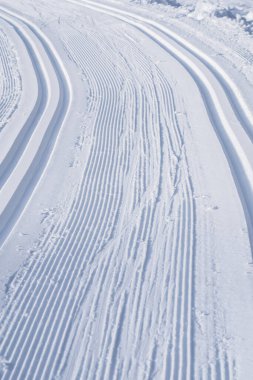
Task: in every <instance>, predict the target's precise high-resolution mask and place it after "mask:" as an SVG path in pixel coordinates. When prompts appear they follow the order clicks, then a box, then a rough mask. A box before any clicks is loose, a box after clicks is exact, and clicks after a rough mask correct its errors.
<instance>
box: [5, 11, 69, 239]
mask: <svg viewBox="0 0 253 380" xmlns="http://www.w3.org/2000/svg"><path fill="white" fill-rule="evenodd" d="M0 10H1V11H2V15H1V17H2V18H4V19H5V20H6V21H7V22H8V23H9V24H11V25H12V26H13V27H14V29H15V31H16V32H17V33H18V34H19V36H20V38H21V39H22V40H23V42H24V45H25V46H26V48H27V51H28V53H29V55H30V58H31V61H32V64H33V67H34V70H35V73H36V77H37V80H38V87H39V94H38V98H37V101H36V104H35V107H34V109H33V110H32V112H31V114H30V116H29V118H28V120H27V121H26V123H25V125H24V126H23V128H22V130H21V132H20V133H19V135H18V136H17V138H16V139H15V141H14V142H13V145H12V147H11V149H10V151H9V152H8V154H7V156H6V157H5V159H4V160H3V162H2V163H1V167H0V174H1V176H0V178H1V181H2V182H3V183H1V185H2V186H4V184H6V183H7V181H8V179H9V177H11V174H13V172H14V169H15V167H17V166H18V163H19V161H21V159H22V155H23V154H24V152H25V150H26V151H27V150H28V148H29V142H30V140H31V139H32V135H33V133H35V131H36V126H37V124H38V123H39V122H40V121H41V123H42V118H43V116H44V115H45V113H46V112H47V108H46V104H47V103H48V102H49V101H50V99H51V98H50V97H49V96H48V93H49V91H51V90H49V88H48V84H46V82H47V81H48V78H46V77H47V73H45V68H44V67H43V64H44V63H42V62H40V59H41V57H39V55H37V51H36V49H35V48H34V46H32V44H31V42H30V41H31V40H30V38H31V36H30V35H29V36H28V34H26V32H25V29H24V28H23V25H25V27H26V28H28V29H29V33H30V34H31V35H34V41H36V39H37V40H39V41H40V44H41V46H43V49H44V52H45V54H46V55H47V57H48V59H49V60H50V61H51V64H52V67H53V68H54V71H55V75H56V77H57V81H58V84H59V99H58V103H57V106H56V109H55V111H54V113H53V115H52V117H51V120H50V121H49V124H48V127H47V129H46V130H45V132H44V135H43V137H42V138H41V142H40V145H39V147H38V149H37V152H36V154H35V156H34V159H33V161H32V163H31V164H30V166H29V168H28V170H27V171H26V173H25V174H24V176H23V178H22V181H21V182H20V183H19V184H18V186H17V189H16V191H15V193H14V194H13V196H12V198H11V199H10V201H9V203H8V204H7V205H6V207H5V209H4V210H3V212H2V214H1V216H0V243H1V244H2V243H3V242H4V240H5V239H6V237H7V236H8V234H9V233H10V231H11V229H12V228H13V226H14V225H15V223H16V222H17V220H18V219H19V217H20V215H21V213H22V211H23V209H24V207H25V206H26V205H27V202H28V200H29V198H30V197H31V195H32V193H33V191H34V189H35V187H36V186H37V184H38V182H39V179H40V178H41V176H42V173H43V171H44V169H45V167H46V166H47V164H48V162H49V158H50V155H51V153H52V151H53V148H54V143H55V141H56V139H57V136H58V133H59V130H60V127H61V125H62V124H63V123H64V121H65V120H66V118H67V115H68V112H69V109H70V104H71V99H72V90H71V84H70V80H69V78H68V74H67V72H66V70H65V68H64V65H63V63H62V62H61V60H60V58H59V56H58V53H57V52H56V50H55V49H54V47H53V46H52V44H51V42H50V41H49V40H48V38H47V37H46V36H45V35H44V34H43V33H42V32H41V31H40V30H39V28H37V27H36V26H35V25H33V24H32V23H31V22H30V21H28V20H26V19H25V18H23V17H22V16H19V15H17V14H15V13H14V12H12V11H10V10H8V9H6V8H4V7H1V8H0ZM12 20H13V21H12ZM19 24H20V27H19V26H18V25H19ZM34 44H35V45H36V42H34ZM37 128H38V127H37ZM38 135H39V134H38ZM30 145H31V144H30ZM32 150H33V147H32V146H31V151H32ZM26 154H27V152H26ZM1 181H0V182H1Z"/></svg>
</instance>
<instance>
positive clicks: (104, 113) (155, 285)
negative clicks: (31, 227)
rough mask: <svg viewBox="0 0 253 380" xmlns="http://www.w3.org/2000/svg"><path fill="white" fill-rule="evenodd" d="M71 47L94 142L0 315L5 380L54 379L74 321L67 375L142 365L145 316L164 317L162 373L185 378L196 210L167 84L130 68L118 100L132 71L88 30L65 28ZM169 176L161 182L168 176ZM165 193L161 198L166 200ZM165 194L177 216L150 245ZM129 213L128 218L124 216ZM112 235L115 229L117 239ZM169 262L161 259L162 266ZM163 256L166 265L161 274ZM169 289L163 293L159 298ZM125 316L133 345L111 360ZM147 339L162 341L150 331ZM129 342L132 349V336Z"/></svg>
mask: <svg viewBox="0 0 253 380" xmlns="http://www.w3.org/2000/svg"><path fill="white" fill-rule="evenodd" d="M80 46H81V47H82V48H81V50H80ZM98 46H99V45H98ZM100 48H102V47H100ZM107 48H108V52H107ZM69 50H70V51H71V52H72V56H73V57H74V58H75V59H76V61H77V62H78V63H79V65H80V66H81V67H82V68H83V70H84V71H85V72H86V74H87V78H89V85H90V88H91V93H90V98H91V102H90V108H89V111H90V112H95V113H96V117H95V119H94V126H93V128H94V136H93V138H94V144H93V145H92V149H91V153H90V157H89V161H88V164H87V167H86V169H85V172H84V175H83V180H82V183H81V184H80V186H79V188H78V192H77V195H76V198H75V200H74V202H73V204H72V205H71V207H70V208H69V215H68V218H67V219H66V221H65V222H64V223H63V224H57V225H56V226H53V227H52V229H51V230H49V231H48V234H47V235H46V236H45V238H44V240H43V241H42V242H41V245H40V247H39V248H40V250H41V251H42V252H44V256H43V258H42V260H40V261H38V260H37V261H34V262H33V263H32V264H31V266H30V267H29V270H27V272H26V274H25V276H24V278H23V280H22V284H21V287H20V288H17V289H16V291H15V292H14V293H13V294H12V296H11V299H10V302H9V305H8V307H7V308H6V313H4V315H3V317H2V319H1V333H2V334H1V335H2V336H3V337H4V338H3V340H2V342H1V355H2V356H3V357H5V358H6V359H7V361H9V362H10V363H12V366H11V368H10V371H8V370H6V371H5V372H4V374H3V379H15V380H16V379H26V378H29V377H30V376H33V377H34V378H40V379H52V378H53V377H54V376H56V375H59V374H61V373H63V371H64V369H65V365H66V363H67V359H68V358H69V355H71V345H72V343H71V339H70V338H71V337H75V334H77V332H78V329H80V328H81V329H82V334H81V335H82V339H81V345H82V349H81V350H80V352H79V356H80V357H81V360H80V363H81V364H80V366H78V365H77V367H76V368H75V369H74V377H73V374H71V376H72V377H73V378H77V379H78V378H87V379H88V378H101V376H105V377H106V378H110V379H112V378H116V377H117V374H118V371H119V370H120V369H122V370H123V372H122V373H124V374H127V373H129V374H133V376H136V375H137V374H138V371H139V368H138V363H137V362H138V360H136V358H135V355H136V354H137V353H138V346H139V342H140V338H141V337H142V336H143V333H144V331H145V330H146V328H147V326H148V325H150V327H151V330H152V331H154V332H156V330H157V326H158V325H159V326H161V328H163V329H164V333H165V334H166V336H167V339H166V341H165V346H166V351H167V354H166V357H165V359H164V360H163V366H164V371H165V373H166V376H168V378H170V377H171V378H173V376H175V374H177V373H180V374H181V376H182V377H183V378H190V376H191V375H192V373H193V368H192V363H193V360H192V355H193V350H192V347H191V345H192V341H193V326H192V308H193V304H194V301H193V293H194V290H193V287H194V284H193V268H194V226H195V222H194V220H195V213H194V201H193V189H192V184H191V180H190V176H189V172H188V166H187V161H186V157H185V153H184V143H183V135H182V132H181V131H180V127H179V125H178V122H177V119H176V116H175V104H174V100H173V93H172V90H171V88H170V86H169V84H168V82H167V81H166V79H165V78H164V77H163V75H162V74H161V73H159V72H158V74H155V73H153V74H152V75H151V74H150V78H149V82H150V83H153V85H152V87H150V85H147V86H146V87H140V85H138V83H137V82H136V79H135V78H134V76H132V79H131V80H129V81H127V84H125V88H124V92H123V98H122V101H121V102H119V101H117V102H116V101H115V99H118V96H119V94H120V93H121V91H122V86H124V83H123V81H122V80H120V77H122V78H125V77H129V73H130V72H129V73H128V74H127V75H126V73H124V72H123V73H122V74H121V75H118V76H115V70H114V68H113V66H112V65H111V64H108V65H105V56H107V57H108V58H107V59H108V61H110V46H109V45H108V46H104V47H103V55H101V56H102V57H101V56H100V51H99V48H97V51H96V49H94V43H93V44H90V42H89V39H88V40H86V41H85V43H82V44H80V42H79V41H78V39H75V38H73V37H72V39H71V45H70V46H69ZM87 63H88V64H87ZM94 63H96V64H94ZM138 65H139V66H140V68H141V70H142V72H143V73H146V75H149V74H147V73H149V72H150V67H147V66H146V65H147V63H146V61H145V60H144V59H143V60H140V59H139V60H138ZM129 106H131V108H130V110H129ZM126 115H127V116H126ZM125 117H127V118H128V119H127V120H128V122H127V123H126V120H125ZM124 123H126V126H127V127H129V125H131V126H132V129H133V133H131V131H129V130H127V131H125V130H124V125H125V124H124ZM134 134H135V135H134ZM123 136H124V137H123ZM136 137H137V138H138V141H137V142H136V141H135V140H136ZM133 149H134V150H133ZM135 153H136V154H138V160H137V157H135ZM169 154H171V157H168V155H169ZM150 160H151V162H152V163H150ZM135 161H136V162H137V163H138V167H135ZM172 162H175V164H174V166H173V165H172V166H171V163H172ZM157 165H159V170H157ZM157 173H158V174H157ZM168 174H170V175H169V178H170V180H169V182H170V183H169V185H170V188H169V190H168V186H167V185H168V183H167V182H166V180H165V178H167V177H168ZM164 182H165V183H164ZM132 183H134V185H132V186H133V188H134V189H135V190H134V196H133V197H132V198H131V197H130V198H129V195H128V194H127V193H128V189H126V184H128V185H129V186H131V184H132ZM150 188H151V190H152V188H153V190H152V196H151V198H150V195H149V189H150ZM124 189H125V190H124ZM124 191H125V193H124ZM130 194H131V191H130ZM178 194H179V195H178ZM164 197H168V202H166V201H165V200H164ZM177 197H178V198H177ZM174 198H175V199H177V200H175V201H174ZM169 202H170V203H169ZM168 203H169V204H170V206H169V209H168V210H167V213H168V215H166V216H167V217H169V216H170V214H171V213H172V209H174V208H175V211H174V212H175V213H176V215H175V216H177V218H176V224H175V226H174V227H173V228H171V230H170V234H169V238H168V236H167V234H166V233H165V234H164V239H165V241H164V243H163V245H162V247H160V249H158V247H157V252H155V250H154V248H152V238H154V236H155V235H156V232H157V231H156V229H157V228H158V226H159V231H160V234H162V235H161V236H163V230H164V226H163V224H164V217H165V215H164V213H165V209H164V208H166V207H167V204H168ZM174 203H175V206H174ZM126 205H127V207H126ZM124 209H127V212H128V213H129V215H127V218H126V220H127V223H128V224H127V225H125V224H124V223H125V222H124V218H125V215H124V213H122V211H121V210H124ZM134 216H135V217H136V218H137V224H136V225H133V226H132V225H131V218H132V217H134ZM122 223H123V225H122ZM157 224H158V226H157ZM160 224H161V225H160ZM115 229H116V232H117V233H116V232H115ZM52 234H53V235H59V236H60V238H59V239H58V240H57V241H56V242H55V245H54V246H52V244H51V241H50V236H51V235H52ZM118 235H119V236H120V239H119V240H118V241H117V240H116V241H115V242H114V240H115V236H118ZM170 241H172V244H171V243H170ZM119 253H121V256H122V262H121V260H120V258H118V255H119ZM152 253H153V254H152ZM154 253H155V254H156V255H158V253H159V255H158V258H157V259H156V260H157V262H156V265H152V263H153V261H154V260H155V258H156V255H155V256H154ZM180 255H182V256H180ZM167 261H168V262H169V263H170V265H165V264H164V263H165V262H167ZM154 264H155V261H154ZM160 266H162V267H163V266H164V268H163V271H162V273H160V269H159V268H160ZM131 268H132V269H131ZM168 270H169V273H168ZM129 271H130V272H129ZM131 272H132V273H133V277H132V279H131V280H130V282H129V281H128V280H127V279H128V278H129V275H130V273H131ZM158 275H161V277H160V279H161V283H160V282H159V281H157V276H158ZM161 284H162V285H163V286H162V293H161ZM147 286H148V288H149V290H148V291H149V292H150V295H152V293H153V291H154V290H152V289H155V291H156V293H157V297H155V298H154V302H158V304H157V308H155V307H154V310H152V309H151V312H152V313H151V315H147V313H146V312H145V310H146V304H147V303H148V302H149V301H148V297H149V296H148V293H147V288H146V287H147ZM92 289H93V291H92ZM105 289H107V290H106V294H105ZM163 292H164V293H163ZM152 297H154V295H152ZM167 297H169V299H170V300H171V302H166V298H167ZM163 298H165V299H163ZM84 303H85V305H86V308H85V310H83V314H82V312H81V310H82V308H83V306H82V305H84ZM169 309H171V310H172V311H173V312H170V311H169ZM102 310H103V313H102ZM156 310H157V312H155V311H156ZM80 312H81V314H80ZM87 313H88V314H87ZM103 315H104V317H103ZM88 316H89V318H88V319H87V320H86V318H87V317H88ZM91 316H93V318H91ZM127 316H128V318H127V323H128V328H124V334H125V335H127V331H130V332H131V333H132V334H133V336H131V337H129V340H130V339H132V340H133V341H132V343H133V347H134V350H133V351H134V352H133V353H130V352H128V356H129V355H130V356H132V358H131V359H130V360H129V357H127V358H126V360H125V361H124V360H123V359H122V353H121V357H120V358H117V350H118V349H119V344H118V343H119V340H120V337H121V334H122V331H121V329H122V327H123V324H124V323H126V322H124V321H125V319H126V317H127ZM98 318H100V319H101V323H102V326H101V324H100V323H99V326H100V329H101V339H102V341H101V344H100V346H99V347H95V346H94V341H93V339H91V338H92V336H94V334H96V331H97V328H98ZM77 321H78V322H79V323H77ZM74 322H75V323H77V326H76V325H75V324H74ZM78 325H80V326H81V327H78ZM113 326H115V327H113ZM166 326H167V327H166ZM170 326H172V327H170ZM73 329H74V331H73ZM168 331H171V332H170V333H169V336H168ZM155 334H156V333H155ZM156 339H158V340H159V339H160V337H159V335H158V336H157V338H155V340H156ZM129 344H130V347H131V346H132V344H131V340H130V341H129ZM144 346H145V345H143V347H142V349H144V348H145V347H144ZM130 347H129V349H130ZM171 348H173V349H171ZM136 350H137V351H136ZM158 350H159V346H158V345H157V344H156V343H155V341H152V345H151V346H150V352H149V354H148V359H147V358H146V360H147V366H148V367H147V371H145V372H144V373H145V376H144V378H148V377H150V376H153V375H154V374H155V373H156V371H157V369H156V367H155V365H154V361H155V356H156V352H157V351H158ZM97 351H98V352H97ZM159 355H161V353H159ZM92 357H93V360H92ZM106 359H107V360H106ZM131 363H132V364H131ZM131 371H132V372H131ZM144 373H143V372H141V373H140V375H143V374H144Z"/></svg>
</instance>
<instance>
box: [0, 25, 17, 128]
mask: <svg viewBox="0 0 253 380" xmlns="http://www.w3.org/2000/svg"><path fill="white" fill-rule="evenodd" d="M8 42H9V41H8V38H7V36H6V34H5V33H4V31H3V30H1V31H0V57H1V64H2V69H3V76H2V80H3V83H2V85H1V87H2V88H1V96H0V98H1V101H0V131H1V130H2V129H3V128H4V126H5V125H6V123H7V121H8V119H9V118H10V117H11V116H12V114H13V112H14V111H15V109H16V108H17V106H18V103H19V101H20V94H21V89H22V81H21V77H20V73H19V71H18V68H17V67H14V68H13V67H12V63H13V54H14V53H13V51H12V50H11V49H10V46H9V44H8ZM10 61H11V64H10ZM16 66H17V64H16Z"/></svg>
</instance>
